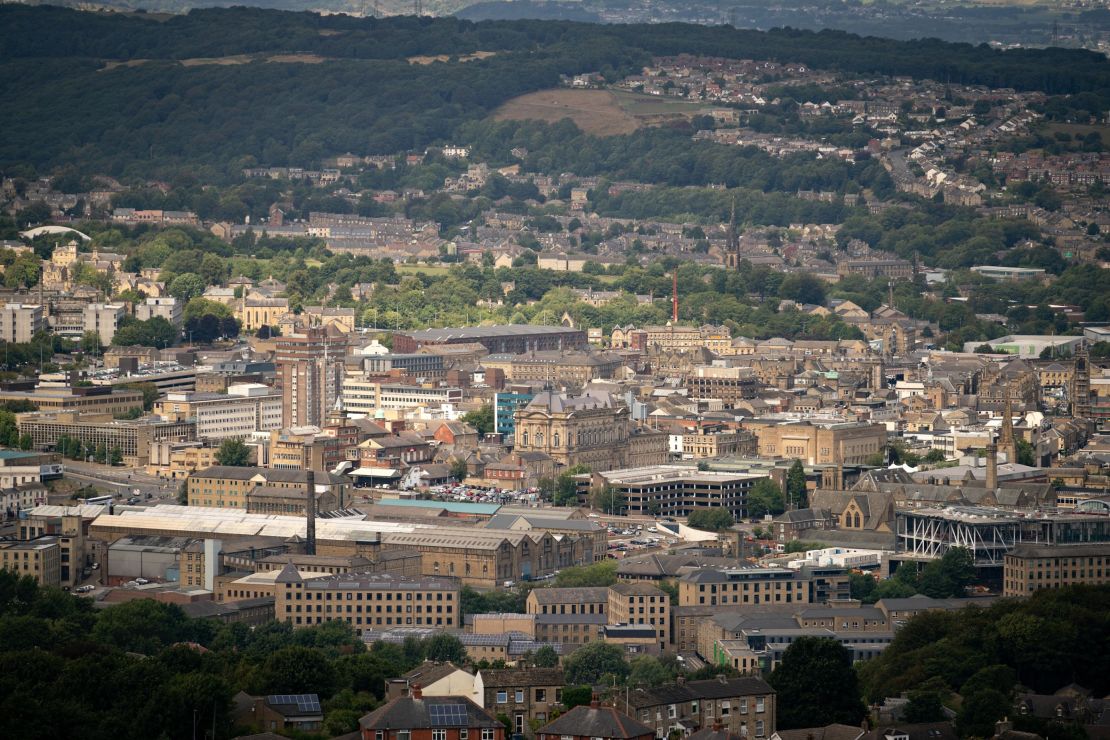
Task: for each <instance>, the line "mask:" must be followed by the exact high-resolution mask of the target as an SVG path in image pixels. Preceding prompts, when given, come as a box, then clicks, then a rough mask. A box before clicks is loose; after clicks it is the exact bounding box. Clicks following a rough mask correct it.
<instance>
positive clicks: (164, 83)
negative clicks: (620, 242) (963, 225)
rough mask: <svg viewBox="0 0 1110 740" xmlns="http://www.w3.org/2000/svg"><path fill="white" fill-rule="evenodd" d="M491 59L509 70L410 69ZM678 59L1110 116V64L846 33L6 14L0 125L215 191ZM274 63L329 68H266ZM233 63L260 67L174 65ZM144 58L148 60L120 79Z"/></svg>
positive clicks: (392, 145)
mask: <svg viewBox="0 0 1110 740" xmlns="http://www.w3.org/2000/svg"><path fill="white" fill-rule="evenodd" d="M47 38H48V39H49V43H44V42H43V39H47ZM476 51H488V52H495V55H494V56H492V57H490V58H487V59H483V60H478V61H468V62H458V61H452V62H448V63H437V64H432V65H426V66H422V65H411V64H409V63H408V62H407V61H405V60H406V58H407V57H411V56H414V55H436V54H445V55H448V56H459V55H466V54H469V53H472V52H476ZM678 53H691V54H703V55H718V56H731V57H748V58H755V59H770V60H776V61H790V62H802V63H805V64H809V65H811V66H815V67H823V68H829V69H836V70H840V71H843V72H847V73H861V74H874V73H881V74H896V75H910V76H916V77H931V78H933V79H938V80H944V81H949V82H952V83H966V84H982V85H989V86H995V87H1002V86H1006V87H1014V88H1017V89H1021V90H1041V91H1044V92H1046V93H1048V94H1050V95H1055V96H1061V95H1075V97H1074V98H1067V99H1063V98H1061V99H1053V100H1051V101H1050V103H1049V106H1048V107H1049V109H1050V112H1051V113H1053V114H1054V115H1057V116H1059V117H1064V118H1066V117H1071V116H1073V115H1075V114H1077V113H1082V112H1084V111H1086V113H1084V115H1089V114H1090V113H1091V112H1093V111H1102V110H1105V108H1106V107H1107V106H1106V105H1105V101H1106V100H1107V98H1108V96H1110V62H1108V60H1107V59H1106V58H1105V57H1103V56H1101V55H1098V54H1095V53H1093V52H1084V51H1073V50H1064V49H1046V50H1040V49H1018V50H1010V51H1001V50H997V49H991V48H989V47H987V46H986V45H981V46H971V45H968V44H950V43H945V42H941V41H937V40H922V41H915V42H901V41H892V40H887V39H878V38H861V37H858V36H854V35H852V34H847V33H843V32H837V31H822V32H820V33H813V32H809V31H796V30H791V29H780V30H774V31H769V32H759V31H743V30H736V29H733V28H731V27H729V26H718V27H705V26H695V25H685V24H662V25H651V26H635V25H628V26H621V25H612V26H601V25H589V24H580V23H571V22H544V21H503V22H483V23H471V22H468V21H462V20H458V19H455V18H440V19H432V18H420V19H417V18H410V17H405V18H388V19H375V18H365V19H355V18H350V17H346V16H334V15H333V16H317V15H313V14H309V13H285V12H280V11H268V10H258V9H246V8H232V9H210V10H197V11H193V12H191V13H189V14H187V15H184V16H175V17H172V18H170V19H169V20H164V21H163V20H155V19H153V18H146V17H143V15H142V14H138V15H131V16H123V15H117V14H112V15H96V14H88V13H79V12H77V11H72V10H68V9H61V8H55V7H45V6H44V7H26V6H17V5H7V6H2V7H0V96H3V98H4V99H5V100H18V101H20V103H19V105H9V106H6V107H5V109H4V112H3V113H2V114H0V124H2V125H3V127H4V131H5V136H4V137H3V139H2V141H0V166H2V167H11V166H12V165H15V164H30V165H33V166H34V167H37V168H48V169H49V168H53V167H58V166H61V165H64V164H76V165H78V166H80V167H82V168H83V169H85V171H86V172H88V171H98V172H105V173H109V174H113V175H117V176H127V175H132V176H135V175H149V174H155V173H157V174H160V175H169V174H174V173H178V172H180V171H182V170H187V171H189V172H191V174H193V175H194V176H197V177H200V178H201V179H203V180H204V181H205V182H212V181H215V180H216V179H218V178H219V177H221V176H227V175H228V173H237V171H238V170H239V169H240V168H241V167H242V166H244V165H247V164H251V163H264V164H268V165H280V164H284V163H286V162H291V163H295V164H301V165H310V164H313V163H316V162H319V161H320V160H321V159H322V158H324V157H327V156H329V155H334V154H338V153H342V152H344V151H348V150H350V151H356V152H360V153H379V154H380V153H392V152H397V151H401V150H404V149H410V148H415V149H422V148H423V147H425V146H427V145H429V144H435V143H442V142H445V141H448V140H450V139H452V138H453V137H455V136H456V135H457V134H458V132H459V128H460V127H461V126H463V125H464V124H466V123H467V122H472V121H476V120H479V119H481V118H483V117H484V116H485V115H486V114H488V113H489V111H491V110H492V109H493V108H495V107H496V106H497V105H499V104H500V103H502V102H504V101H505V100H507V99H509V98H511V97H514V96H516V95H519V94H521V93H525V92H530V91H534V90H539V89H543V88H547V87H551V86H553V85H555V84H557V82H558V79H559V75H560V74H576V73H581V72H589V71H600V72H602V73H603V74H605V75H607V76H609V77H616V76H619V75H621V74H624V73H627V72H630V71H633V70H635V69H637V68H638V67H639V66H641V65H642V64H643V63H644V62H645V61H646V60H647V59H649V58H650V56H651V55H669V54H678ZM274 54H311V55H316V56H318V57H322V58H323V59H325V60H326V61H323V62H322V63H319V64H307V63H273V62H266V61H264V59H265V58H267V57H269V56H271V55H274ZM235 55H252V56H251V57H250V58H251V59H253V60H254V61H252V62H251V63H248V64H233V65H212V64H201V65H197V66H182V65H181V64H179V63H177V62H176V61H175V60H181V59H194V58H210V57H221V56H235ZM131 60H149V61H145V62H136V63H134V64H129V65H119V66H109V65H108V62H120V61H131ZM1076 94H1081V95H1076ZM630 153H632V154H635V153H637V152H635V151H632V152H630ZM692 156H696V155H692ZM654 174H658V173H654ZM708 174H709V173H708V172H706V173H705V175H706V176H708ZM821 177H827V175H823V176H821ZM725 179H728V178H725ZM755 187H759V186H758V185H756V186H755Z"/></svg>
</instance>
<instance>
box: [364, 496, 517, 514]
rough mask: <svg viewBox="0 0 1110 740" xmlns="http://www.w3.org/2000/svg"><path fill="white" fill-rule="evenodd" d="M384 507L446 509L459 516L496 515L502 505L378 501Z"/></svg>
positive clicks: (429, 500)
mask: <svg viewBox="0 0 1110 740" xmlns="http://www.w3.org/2000/svg"><path fill="white" fill-rule="evenodd" d="M378 504H380V505H382V506H409V507H413V508H422V509H446V510H447V511H451V512H455V513H458V514H490V515H492V514H496V513H497V511H498V509H500V508H501V504H482V503H472V502H469V501H433V500H431V499H418V498H383V499H380V500H379V501H378Z"/></svg>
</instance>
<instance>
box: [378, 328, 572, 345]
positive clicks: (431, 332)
mask: <svg viewBox="0 0 1110 740" xmlns="http://www.w3.org/2000/svg"><path fill="white" fill-rule="evenodd" d="M399 333H400V334H402V335H404V336H407V337H411V338H412V339H415V340H417V341H426V342H443V341H446V340H448V339H461V338H470V339H477V338H488V337H518V336H525V335H528V334H581V333H582V330H581V329H573V328H570V327H567V326H544V325H541V324H494V325H493V326H462V327H444V328H442V329H420V330H418V331H407V332H399Z"/></svg>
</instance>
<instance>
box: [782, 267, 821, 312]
mask: <svg viewBox="0 0 1110 740" xmlns="http://www.w3.org/2000/svg"><path fill="white" fill-rule="evenodd" d="M779 297H780V298H789V299H790V300H792V301H795V302H797V303H812V304H816V305H818V306H820V305H824V303H825V283H824V282H823V281H822V280H821V279H820V278H817V277H814V276H813V275H810V274H809V273H808V272H792V273H790V274H789V275H787V276H786V277H785V278H783V280H782V283H781V285H780V286H779Z"/></svg>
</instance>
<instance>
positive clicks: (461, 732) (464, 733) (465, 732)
mask: <svg viewBox="0 0 1110 740" xmlns="http://www.w3.org/2000/svg"><path fill="white" fill-rule="evenodd" d="M469 734H470V732H469V731H468V730H467V729H466V728H465V727H464V728H462V729H461V730H459V740H466V738H467V736H468V735H469Z"/></svg>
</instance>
